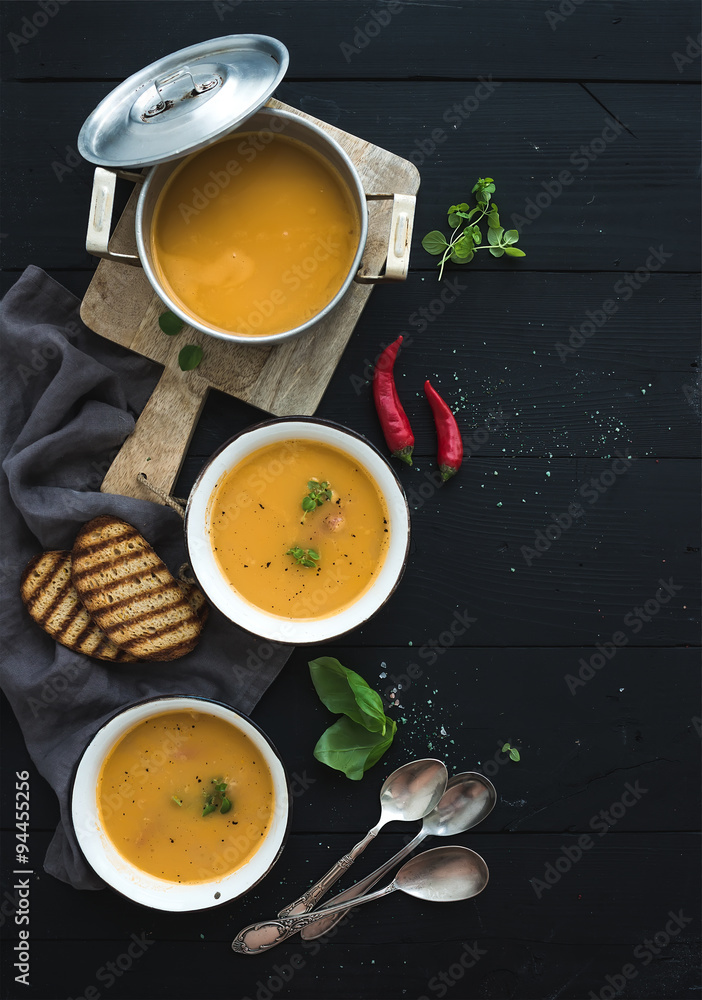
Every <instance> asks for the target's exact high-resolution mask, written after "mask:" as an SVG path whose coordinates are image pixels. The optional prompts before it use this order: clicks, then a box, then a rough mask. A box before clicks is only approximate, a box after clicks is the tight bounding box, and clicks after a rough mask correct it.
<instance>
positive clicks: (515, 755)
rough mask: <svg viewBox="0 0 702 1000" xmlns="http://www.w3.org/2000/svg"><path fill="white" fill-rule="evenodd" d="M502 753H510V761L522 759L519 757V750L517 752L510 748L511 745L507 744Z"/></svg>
mask: <svg viewBox="0 0 702 1000" xmlns="http://www.w3.org/2000/svg"><path fill="white" fill-rule="evenodd" d="M502 753H509V759H510V760H521V757H520V756H519V750H517V749H516V748H515V747H513V746H510V745H509V743H505V745H504V746H503V747H502Z"/></svg>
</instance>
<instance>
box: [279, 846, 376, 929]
mask: <svg viewBox="0 0 702 1000" xmlns="http://www.w3.org/2000/svg"><path fill="white" fill-rule="evenodd" d="M379 829H380V826H374V827H373V829H372V830H369V831H368V833H367V834H366V835H365V837H364V838H363V840H359V842H358V843H357V844H356V846H355V847H352V848H351V850H350V851H349V853H348V854H346V855H344V857H343V858H341V859H340V860H339V861H337V863H336V864H335V865H334V867H333V868H330V869H329V871H328V872H327V874H326V875H323V876H322V877H321V878H320V880H319V882H315V884H314V885H313V886H312V887H311V888H310V889H308V890H307V892H303V894H302V895H301V896H300V897H299V899H296V900H295V902H294V903H288V905H287V906H284V907H283V909H282V910H279V911H278V916H279V917H292V916H294V915H295V914H298V913H308V912H309V911H310V910H313V909H314V908H315V906H316V905H317V903H318V902H319V900H320V899H321V898H322V896H323V895H324V894H325V892H327V890H329V889H331V887H332V886H333V885H334V883H335V882H336V880H337V879H338V878H341V876H342V875H343V874H344V872H345V871H348V869H349V868H350V867H351V865H352V864H353V863H354V861H355V860H356V858H357V857H358V855H359V854H361V853H362V852H363V851H365V849H366V847H368V845H369V844H370V842H371V840H373V838H374V837H375V836H377V834H378V830H379Z"/></svg>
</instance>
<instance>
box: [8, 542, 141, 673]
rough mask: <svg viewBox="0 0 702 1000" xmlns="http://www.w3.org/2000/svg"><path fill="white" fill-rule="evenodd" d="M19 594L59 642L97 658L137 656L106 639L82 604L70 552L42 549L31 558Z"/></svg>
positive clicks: (131, 658) (119, 659)
mask: <svg viewBox="0 0 702 1000" xmlns="http://www.w3.org/2000/svg"><path fill="white" fill-rule="evenodd" d="M20 594H21V597H22V600H23V601H24V604H25V606H26V608H27V611H28V612H29V614H30V615H31V617H32V618H33V619H34V621H35V622H36V623H37V624H38V625H41V627H42V628H43V629H44V631H45V632H48V633H49V635H50V636H52V637H53V638H54V639H55V640H56V641H57V642H60V643H61V645H63V646H67V647H68V648H69V649H72V650H74V651H75V652H76V653H85V655H86V656H94V657H95V658H96V659H98V660H112V661H113V662H115V663H128V662H133V661H134V660H135V659H136V657H135V656H132V655H131V653H128V652H127V651H126V650H124V649H120V647H119V646H116V645H115V644H114V642H112V641H111V640H110V639H108V638H107V636H106V635H105V633H104V632H102V631H101V630H100V629H99V628H98V627H97V625H96V624H95V622H94V621H93V620H92V618H91V617H90V615H89V614H88V612H87V611H86V610H85V608H84V607H83V605H82V604H81V602H80V600H79V598H78V594H77V592H76V588H75V587H74V586H73V583H72V581H71V553H70V552H42V553H41V555H38V556H35V557H34V558H33V559H30V561H29V563H28V564H27V568H26V569H25V571H24V573H23V574H22V580H21V582H20Z"/></svg>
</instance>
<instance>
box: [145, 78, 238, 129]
mask: <svg viewBox="0 0 702 1000" xmlns="http://www.w3.org/2000/svg"><path fill="white" fill-rule="evenodd" d="M181 80H185V81H186V86H187V89H186V91H185V92H183V88H182V87H178V88H177V93H174V92H173V91H174V90H175V88H174V87H173V84H177V83H179V82H180V81H181ZM221 82H222V81H221V79H220V78H219V77H214V79H209V80H207V79H205V80H202V81H201V82H200V83H197V82H196V80H195V77H194V76H193V74H192V71H191V69H190V67H189V66H181V68H180V69H177V70H174V71H173V72H172V73H168V74H167V75H166V76H161V77H157V78H156V79H155V80H154V82H153V84H152V86H151V88H150V90H149V94H150V95H151V97H150V99H149V104H150V107H148V108H147V110H146V111H144V112H143V113H142V116H141V117H142V119H143V120H144V121H148V120H149V119H151V118H155V117H156V115H160V114H163V112H164V111H167V110H168V108H171V107H173V105H174V104H175V103H176V101H184V100H186V99H187V98H190V97H199V96H200V94H206V93H207V92H208V91H210V90H214V88H215V87H217V86H218V85H219V84H220V83H221ZM165 88H169V90H170V91H171V93H172V96H171V97H169V96H168V94H166V95H163V91H164V89H165Z"/></svg>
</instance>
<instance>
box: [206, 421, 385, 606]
mask: <svg viewBox="0 0 702 1000" xmlns="http://www.w3.org/2000/svg"><path fill="white" fill-rule="evenodd" d="M325 483H326V484H328V492H329V493H330V494H331V496H330V498H326V496H322V497H321V505H319V506H316V507H315V509H314V510H312V511H310V512H308V513H305V512H304V511H303V509H302V506H301V503H302V500H303V498H304V497H305V496H310V494H311V493H314V492H321V493H322V494H324V493H325V492H327V491H325V490H323V489H322V485H323V484H325ZM209 522H210V542H211V544H212V547H213V549H214V554H215V559H216V561H217V563H218V565H219V568H220V570H221V572H222V574H223V575H224V577H225V578H226V579H227V580H228V581H229V582H230V584H231V586H232V587H233V588H234V590H236V591H237V592H238V594H239V595H240V596H241V597H243V598H244V600H246V601H248V602H249V603H250V604H253V605H254V606H255V607H256V608H259V609H260V610H261V611H265V612H267V613H269V614H273V615H277V616H278V617H281V618H294V619H305V618H324V617H326V616H328V615H331V614H334V613H335V612H337V611H340V610H342V609H343V608H345V607H347V606H348V605H350V604H351V603H353V602H354V601H355V600H356V599H357V598H358V597H360V596H361V595H362V594H363V593H364V592H365V591H366V590H368V588H369V587H370V586H371V584H372V583H373V582H374V580H375V579H376V577H377V575H378V573H379V571H380V568H381V566H382V564H383V561H384V559H385V556H386V554H387V550H388V544H389V538H390V535H389V526H388V512H387V507H386V505H385V501H384V499H383V497H382V495H381V493H380V491H379V489H378V487H377V485H376V483H375V481H374V480H373V479H372V477H371V476H370V475H369V474H368V472H366V470H365V469H364V468H363V467H362V466H361V465H360V464H359V463H358V462H357V461H356V459H354V458H352V457H351V456H350V455H348V454H347V453H346V452H344V451H341V450H340V449H338V448H335V447H333V446H331V445H327V444H320V443H318V442H316V441H306V440H300V441H297V440H296V441H284V442H280V443H277V444H271V445H267V446H265V447H263V448H261V449H259V450H258V451H256V452H254V453H253V454H252V455H250V456H249V457H248V458H246V459H244V461H243V462H241V463H240V464H239V465H237V466H235V467H234V468H233V469H231V470H230V471H229V472H228V473H226V474H225V475H224V476H222V478H221V479H220V480H219V482H218V484H217V486H216V488H215V492H214V494H213V498H212V500H211V501H210V508H209ZM290 550H293V552H292V553H291V552H290ZM315 556H316V557H317V558H315ZM300 557H302V559H305V560H306V561H307V563H312V565H305V564H304V563H303V562H301V561H300Z"/></svg>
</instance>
